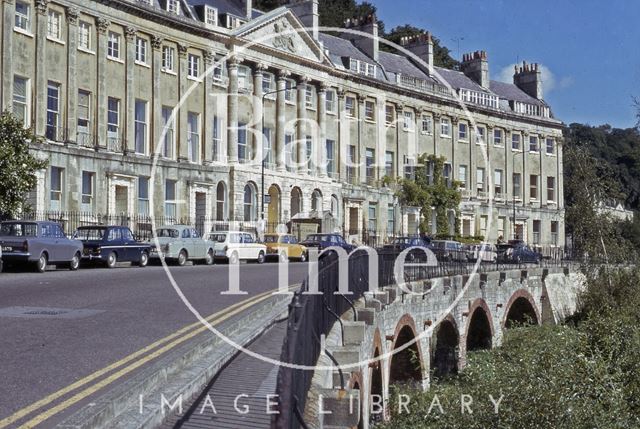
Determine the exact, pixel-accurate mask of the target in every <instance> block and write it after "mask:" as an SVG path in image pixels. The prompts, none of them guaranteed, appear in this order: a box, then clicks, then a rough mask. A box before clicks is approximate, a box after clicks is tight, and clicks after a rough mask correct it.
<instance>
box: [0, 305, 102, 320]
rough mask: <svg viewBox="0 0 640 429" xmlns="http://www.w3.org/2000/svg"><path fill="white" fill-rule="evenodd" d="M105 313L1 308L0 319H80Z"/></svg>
mask: <svg viewBox="0 0 640 429" xmlns="http://www.w3.org/2000/svg"><path fill="white" fill-rule="evenodd" d="M100 313H104V310H90V309H86V308H78V309H75V308H51V307H5V308H0V317H18V318H25V319H79V318H83V317H90V316H94V315H96V314H100Z"/></svg>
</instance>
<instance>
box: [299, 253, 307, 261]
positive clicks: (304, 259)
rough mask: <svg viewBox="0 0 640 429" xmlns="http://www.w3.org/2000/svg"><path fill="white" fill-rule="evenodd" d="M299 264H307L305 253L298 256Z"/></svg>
mask: <svg viewBox="0 0 640 429" xmlns="http://www.w3.org/2000/svg"><path fill="white" fill-rule="evenodd" d="M300 262H307V252H302V254H301V255H300Z"/></svg>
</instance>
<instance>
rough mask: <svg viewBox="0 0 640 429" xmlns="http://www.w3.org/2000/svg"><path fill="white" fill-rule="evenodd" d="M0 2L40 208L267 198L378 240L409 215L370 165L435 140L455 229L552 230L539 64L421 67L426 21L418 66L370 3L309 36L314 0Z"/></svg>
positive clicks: (276, 207)
mask: <svg viewBox="0 0 640 429" xmlns="http://www.w3.org/2000/svg"><path fill="white" fill-rule="evenodd" d="M2 6H3V20H2V30H1V33H0V34H1V35H2V50H3V52H2V94H1V99H2V103H3V107H4V108H5V109H6V108H9V109H12V110H13V111H14V113H15V114H16V115H18V116H19V117H21V118H23V120H24V122H25V124H27V125H28V126H31V127H33V129H34V130H35V133H36V134H37V135H38V136H42V137H43V140H42V143H38V144H35V145H34V147H33V150H34V151H36V152H37V153H38V154H39V155H40V156H42V157H46V158H48V160H49V167H48V169H47V170H46V171H42V172H40V173H39V176H38V178H39V181H38V185H37V188H36V189H35V190H34V191H33V192H32V194H31V195H30V199H31V203H32V205H33V206H34V207H35V208H36V209H37V210H39V211H43V210H57V211H70V212H73V211H83V212H89V213H112V214H131V215H136V214H141V215H147V214H149V212H150V210H153V212H154V214H155V215H156V216H168V217H175V218H183V219H196V218H201V219H207V222H214V221H249V222H254V221H257V220H258V219H259V218H260V217H261V215H262V212H263V211H264V217H265V220H266V221H267V222H268V223H269V224H281V223H285V222H287V221H288V220H290V219H292V218H294V217H304V216H322V217H329V218H331V219H333V225H334V228H335V229H337V230H339V231H341V232H343V233H344V234H345V235H353V236H357V237H359V238H362V237H363V235H365V236H366V235H377V236H378V237H382V238H384V237H386V236H390V235H394V234H396V235H397V234H400V233H403V234H407V233H415V232H416V231H417V227H418V224H419V221H420V219H419V212H418V210H417V209H416V208H411V207H400V206H399V205H398V203H397V198H394V189H392V188H393V186H391V185H389V186H386V184H385V183H384V182H385V181H384V180H383V178H384V177H385V176H389V177H400V176H405V175H410V174H411V173H412V171H413V170H412V169H413V168H415V163H416V159H417V156H418V155H419V154H422V153H430V154H436V155H438V156H444V157H446V159H447V164H446V166H445V175H446V176H447V177H449V178H450V179H455V180H457V181H460V182H462V184H463V203H462V206H461V219H460V222H459V228H460V231H459V232H460V233H461V234H463V235H466V236H473V235H483V236H487V239H490V240H496V239H497V237H499V236H504V237H505V238H509V237H512V236H514V235H518V236H520V237H524V238H525V239H527V240H528V241H530V242H534V243H539V244H541V245H545V244H558V245H561V244H562V243H563V241H564V221H563V214H564V210H563V189H562V144H561V140H560V139H561V136H562V133H561V122H560V121H558V120H556V119H554V118H553V116H552V114H551V111H550V109H549V106H548V105H547V104H546V103H545V102H544V101H543V97H542V82H541V74H540V69H539V67H538V66H537V65H535V64H534V65H528V64H523V65H522V66H521V67H520V68H517V69H516V70H515V73H514V83H513V84H506V83H501V82H496V81H492V80H490V78H489V67H488V61H487V56H486V54H485V52H474V53H472V54H467V55H465V56H464V58H463V62H462V66H461V71H452V70H446V69H442V68H438V67H433V68H430V67H427V66H425V64H426V65H432V64H433V44H432V41H431V38H430V36H429V35H428V34H426V35H423V36H419V37H416V38H414V39H410V40H409V39H407V40H404V41H403V45H404V47H405V48H406V50H407V51H409V52H411V53H413V54H415V56H416V57H417V58H419V59H420V60H422V62H421V61H417V60H416V59H415V58H412V57H410V56H409V55H398V54H392V53H388V52H385V51H383V50H381V49H380V48H381V46H380V44H381V43H383V42H382V41H380V42H379V41H378V39H377V38H376V36H377V31H378V30H377V23H376V22H375V18H374V17H368V18H364V19H359V20H354V21H352V22H348V23H347V24H346V28H345V29H344V30H343V31H341V32H332V33H331V34H329V33H327V32H322V31H320V28H319V26H318V21H319V17H318V12H317V11H318V5H317V0H309V1H296V0H292V1H291V4H289V5H288V6H285V7H282V8H279V9H276V10H274V11H272V12H269V13H262V12H260V11H258V10H255V9H253V8H252V4H251V1H250V0H247V1H243V0H189V1H186V0H109V1H106V0H104V1H101V0H90V1H87V0H83V1H80V0H55V1H49V0H4V1H3V2H2ZM352 30H353V31H352ZM355 31H358V32H355ZM360 32H362V33H360ZM363 33H367V34H368V35H371V36H372V37H365V36H363ZM459 98H461V99H462V100H463V101H464V104H465V106H466V109H467V110H466V111H465V109H463V108H462V106H461V103H460V102H459ZM177 106H179V109H176V107H177ZM261 131H262V132H263V135H261V134H260V132H261ZM261 140H263V142H264V145H262V144H260V141H261ZM263 147H264V152H263ZM484 154H486V155H487V156H486V159H485V156H484ZM262 157H264V159H265V163H264V176H263V175H262V174H261V173H262V169H261V162H260V161H259V160H260V159H262ZM308 159H310V160H311V161H310V162H303V161H304V160H308ZM154 160H155V161H156V168H155V169H153V167H152V166H153V164H154ZM252 160H258V161H257V162H252ZM298 160H300V161H299V162H298ZM262 177H264V194H265V195H266V197H265V198H264V205H261V203H262V200H263V197H262V196H261V195H262V192H263V191H262V187H263V186H262V183H263V181H262ZM152 193H153V195H154V201H155V204H154V205H153V207H150V204H149V201H150V196H151V195H152ZM514 203H515V207H516V215H515V224H514V222H513V221H514V219H513V206H514ZM262 207H263V208H262ZM490 220H491V224H490ZM454 224H455V223H454V222H451V227H452V228H453V225H454ZM206 228H209V224H207V225H206ZM452 232H453V231H452Z"/></svg>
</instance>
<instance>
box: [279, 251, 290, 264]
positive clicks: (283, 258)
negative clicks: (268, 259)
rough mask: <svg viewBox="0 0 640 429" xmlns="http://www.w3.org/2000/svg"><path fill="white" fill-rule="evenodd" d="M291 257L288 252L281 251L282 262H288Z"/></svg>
mask: <svg viewBox="0 0 640 429" xmlns="http://www.w3.org/2000/svg"><path fill="white" fill-rule="evenodd" d="M288 261H289V257H288V256H287V252H282V253H280V262H288Z"/></svg>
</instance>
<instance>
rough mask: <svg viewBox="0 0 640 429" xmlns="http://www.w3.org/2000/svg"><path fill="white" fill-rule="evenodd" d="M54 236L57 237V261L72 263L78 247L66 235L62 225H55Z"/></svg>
mask: <svg viewBox="0 0 640 429" xmlns="http://www.w3.org/2000/svg"><path fill="white" fill-rule="evenodd" d="M53 235H54V236H55V237H56V245H55V247H56V249H57V250H56V253H57V256H56V257H57V259H56V260H57V261H64V262H66V261H70V260H71V258H73V255H74V253H75V252H76V247H75V245H74V243H73V241H71V240H69V239H68V238H67V236H66V235H65V234H64V231H63V230H62V227H61V226H60V225H57V224H54V225H53Z"/></svg>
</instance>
